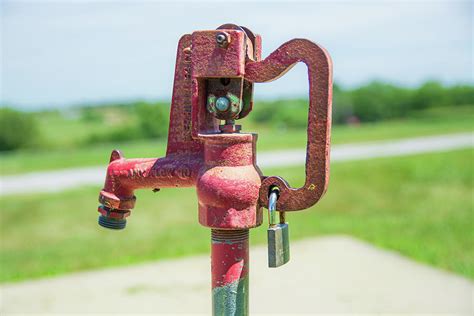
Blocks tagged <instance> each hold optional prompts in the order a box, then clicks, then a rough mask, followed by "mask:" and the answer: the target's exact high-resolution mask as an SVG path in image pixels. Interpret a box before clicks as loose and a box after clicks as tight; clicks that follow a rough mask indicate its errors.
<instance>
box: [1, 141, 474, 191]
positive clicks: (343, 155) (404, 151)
mask: <svg viewBox="0 0 474 316" xmlns="http://www.w3.org/2000/svg"><path fill="white" fill-rule="evenodd" d="M469 147H474V133H461V134H450V135H438V136H430V137H418V138H409V139H401V140H390V141H383V142H372V143H355V144H347V145H335V146H332V148H331V162H337V161H349V160H362V159H370V158H376V157H389V156H403V155H414V154H420V153H428V152H439V151H449V150H453V149H459V148H469ZM124 154H125V156H126V154H127V153H124ZM257 159H258V165H259V166H260V167H263V168H266V167H288V166H295V165H296V166H298V165H303V164H304V163H305V159H306V150H305V149H304V150H301V149H296V150H282V151H272V152H262V153H260V152H259V153H258V155H257ZM98 163H99V162H98ZM106 164H107V161H106V160H104V162H103V165H102V166H100V167H88V168H74V169H65V170H56V171H45V172H34V173H27V174H19V175H11V176H3V177H0V195H8V194H22V193H26V194H29V193H31V192H33V193H35V192H40V193H41V192H58V191H62V190H66V189H70V188H74V187H78V186H81V185H102V184H103V183H104V180H105V168H106V167H107V165H106ZM25 183H28V184H29V190H28V191H25V190H24V188H25Z"/></svg>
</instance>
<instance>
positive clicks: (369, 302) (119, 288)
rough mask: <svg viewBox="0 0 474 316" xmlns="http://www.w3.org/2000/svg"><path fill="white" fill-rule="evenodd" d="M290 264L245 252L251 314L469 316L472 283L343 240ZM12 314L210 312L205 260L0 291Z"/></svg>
mask: <svg viewBox="0 0 474 316" xmlns="http://www.w3.org/2000/svg"><path fill="white" fill-rule="evenodd" d="M291 250H292V253H291V257H292V258H291V260H290V262H289V264H287V265H285V266H283V267H281V268H277V269H269V268H267V267H266V260H267V259H266V248H264V247H257V248H252V249H251V253H250V258H251V259H250V260H251V268H250V311H251V315H255V314H257V315H262V314H267V315H276V314H286V315H295V314H311V315H314V314H320V313H324V314H327V313H345V314H348V313H351V314H353V313H364V314H367V313H369V314H386V313H391V314H393V313H397V314H435V313H436V314H456V315H473V291H474V284H473V283H472V282H471V281H469V280H467V279H464V278H462V277H460V276H456V275H454V274H451V273H448V272H445V271H441V270H437V269H434V268H432V267H429V266H426V265H423V264H419V263H416V262H413V261H411V260H408V259H406V258H404V257H402V256H400V255H398V254H396V253H393V252H388V251H383V250H380V249H378V248H374V247H373V246H371V245H369V244H367V243H365V242H361V241H359V240H356V239H353V238H350V237H346V236H329V237H322V238H312V239H306V240H303V241H298V242H293V244H292V248H291ZM0 291H1V299H2V300H1V305H0V312H1V314H2V315H11V314H13V313H45V314H50V313H57V314H69V313H75V314H78V313H79V314H84V313H106V312H107V313H128V314H138V313H154V314H176V313H184V314H193V315H194V314H207V315H209V314H210V306H211V302H210V294H211V291H210V259H209V258H208V256H199V257H192V258H187V259H180V260H167V261H160V262H155V263H148V264H140V265H136V266H130V267H125V268H114V269H107V270H102V271H93V272H84V273H75V274H71V275H67V276H63V277H58V278H50V279H43V280H38V281H27V282H23V283H17V284H7V285H2V286H1V287H0Z"/></svg>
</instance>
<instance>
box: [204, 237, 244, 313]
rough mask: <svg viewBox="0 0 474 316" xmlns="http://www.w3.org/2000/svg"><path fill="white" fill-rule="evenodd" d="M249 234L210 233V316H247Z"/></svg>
mask: <svg viewBox="0 0 474 316" xmlns="http://www.w3.org/2000/svg"><path fill="white" fill-rule="evenodd" d="M248 260H249V230H248V229H243V230H221V229H213V230H212V247H211V270H212V313H213V315H215V316H222V315H225V316H234V315H248V311H249V308H248V301H249V280H248V271H249V262H248Z"/></svg>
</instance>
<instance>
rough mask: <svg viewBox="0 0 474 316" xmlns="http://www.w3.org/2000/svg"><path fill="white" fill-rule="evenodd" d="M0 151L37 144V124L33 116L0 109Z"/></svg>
mask: <svg viewBox="0 0 474 316" xmlns="http://www.w3.org/2000/svg"><path fill="white" fill-rule="evenodd" d="M0 128H1V132H0V151H8V150H15V149H20V148H25V147H30V146H32V145H35V144H37V142H38V139H39V135H38V124H37V122H36V121H35V120H34V118H33V116H32V115H31V114H28V113H24V112H20V111H17V110H13V109H10V108H6V107H4V108H0Z"/></svg>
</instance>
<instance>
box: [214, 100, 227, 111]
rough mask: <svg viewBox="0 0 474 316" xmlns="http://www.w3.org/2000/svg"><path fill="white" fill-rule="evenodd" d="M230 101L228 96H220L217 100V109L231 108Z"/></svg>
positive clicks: (225, 109)
mask: <svg viewBox="0 0 474 316" xmlns="http://www.w3.org/2000/svg"><path fill="white" fill-rule="evenodd" d="M229 106H230V101H229V99H227V98H226V97H220V98H218V99H217V101H216V108H217V110H219V111H221V112H224V111H227V110H228V109H229Z"/></svg>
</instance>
